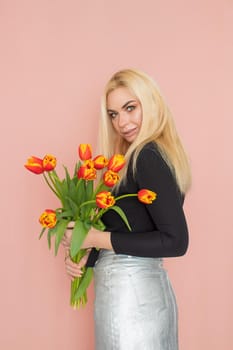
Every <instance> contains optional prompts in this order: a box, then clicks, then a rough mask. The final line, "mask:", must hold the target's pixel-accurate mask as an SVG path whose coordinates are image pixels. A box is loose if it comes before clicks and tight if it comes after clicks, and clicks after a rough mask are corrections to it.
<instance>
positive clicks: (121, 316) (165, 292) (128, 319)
mask: <svg viewBox="0 0 233 350" xmlns="http://www.w3.org/2000/svg"><path fill="white" fill-rule="evenodd" d="M94 276H95V279H94V280H95V336H96V348H95V349H96V350H178V340H177V306H176V300H175V296H174V293H173V290H172V287H171V283H170V281H169V278H168V275H167V272H166V270H165V269H164V268H163V260H162V259H160V258H156V259H155V258H141V257H133V256H128V255H117V254H115V253H114V252H113V251H109V250H101V252H100V255H99V258H98V261H97V262H96V264H95V267H94Z"/></svg>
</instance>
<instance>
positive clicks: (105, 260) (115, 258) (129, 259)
mask: <svg viewBox="0 0 233 350" xmlns="http://www.w3.org/2000/svg"><path fill="white" fill-rule="evenodd" d="M97 266H99V267H103V268H104V267H110V266H112V267H114V266H115V267H117V266H119V267H122V266H124V267H138V266H140V267H145V268H146V269H150V268H151V269H161V268H163V258H147V257H139V256H132V255H125V254H116V253H115V252H114V251H112V250H107V249H101V250H100V253H99V257H98V260H97V262H96V264H95V267H97Z"/></svg>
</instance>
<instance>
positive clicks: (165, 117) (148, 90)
mask: <svg viewBox="0 0 233 350" xmlns="http://www.w3.org/2000/svg"><path fill="white" fill-rule="evenodd" d="M119 87H125V88H127V89H128V90H129V91H130V92H131V93H132V94H133V95H134V96H135V97H136V98H137V99H138V100H139V101H140V103H141V107H142V114H143V118H142V125H141V128H140V131H139V133H138V135H137V137H136V139H135V140H134V141H133V142H132V143H131V144H127V143H126V142H125V141H124V140H122V141H121V145H120V149H118V150H117V151H118V153H119V152H121V153H123V154H124V155H125V158H126V160H127V164H128V161H129V159H130V157H131V156H132V154H133V152H134V154H133V171H134V173H135V171H136V161H137V157H138V154H139V153H140V151H141V149H142V147H143V146H144V145H145V144H146V143H148V142H151V141H153V142H155V143H156V144H157V146H158V149H159V151H160V153H161V156H162V157H163V159H164V160H165V161H166V163H167V164H168V166H169V167H170V169H171V171H172V173H173V174H174V176H175V178H176V182H177V185H178V187H179V189H180V191H181V192H182V193H186V192H187V190H188V189H189V187H190V184H191V172H190V166H189V162H188V158H187V155H186V153H185V151H184V148H183V146H182V143H181V141H180V138H179V136H178V133H177V131H176V127H175V123H174V121H173V118H172V114H171V112H170V110H169V108H168V106H167V105H166V103H165V101H164V99H163V97H162V96H161V93H160V91H159V88H158V86H157V85H156V83H155V82H154V81H153V80H152V79H151V78H150V77H149V76H148V75H147V74H145V73H144V72H141V71H139V70H136V69H125V70H121V71H119V72H116V73H115V74H114V75H113V76H112V78H111V79H110V80H109V82H108V83H107V85H106V87H105V90H104V94H103V96H102V101H101V123H100V134H99V148H100V151H101V153H103V154H104V155H106V156H107V157H110V156H111V155H113V154H114V153H115V152H116V149H115V140H116V138H117V134H116V132H115V130H114V128H113V125H112V122H111V118H110V117H109V115H108V114H107V97H108V94H109V93H110V92H111V91H113V90H115V89H117V88H119ZM126 172H127V165H126V167H125V168H124V170H123V174H122V179H124V177H125V174H126Z"/></svg>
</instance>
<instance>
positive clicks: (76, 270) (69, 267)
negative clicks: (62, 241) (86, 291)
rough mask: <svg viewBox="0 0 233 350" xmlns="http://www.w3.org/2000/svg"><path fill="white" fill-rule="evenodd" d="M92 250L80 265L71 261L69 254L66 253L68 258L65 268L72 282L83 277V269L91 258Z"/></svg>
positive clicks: (88, 251)
mask: <svg viewBox="0 0 233 350" xmlns="http://www.w3.org/2000/svg"><path fill="white" fill-rule="evenodd" d="M90 251H91V249H87V253H86V255H84V256H83V257H82V259H81V260H80V261H79V263H75V262H73V261H72V260H71V258H70V255H69V252H68V251H66V254H67V255H66V257H65V268H66V272H67V275H68V277H69V278H70V280H71V281H73V280H74V279H75V277H81V276H82V274H83V271H82V268H83V266H85V265H86V263H87V259H88V257H89V254H90Z"/></svg>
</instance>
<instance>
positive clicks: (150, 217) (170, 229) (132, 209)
mask: <svg viewBox="0 0 233 350" xmlns="http://www.w3.org/2000/svg"><path fill="white" fill-rule="evenodd" d="M128 169H129V170H128V173H127V179H126V182H125V183H123V184H121V186H120V188H119V191H118V193H117V196H119V195H122V194H126V193H137V192H138V191H139V190H140V189H143V188H145V189H149V190H151V191H154V192H156V194H157V198H156V200H155V201H153V202H152V204H143V203H141V202H140V201H139V200H138V199H137V197H128V198H124V199H121V200H119V201H117V203H116V204H117V205H119V206H120V207H121V209H122V210H123V211H124V213H125V214H126V216H127V219H128V221H129V224H130V226H131V229H132V231H129V230H128V228H127V227H126V225H125V223H124V222H123V221H122V219H121V218H120V216H119V215H118V214H117V213H116V212H115V211H113V210H109V211H107V212H106V213H105V214H104V215H103V217H102V220H103V222H104V224H105V225H106V231H108V232H110V234H111V243H112V246H113V250H114V251H115V253H116V254H126V255H134V256H140V257H175V256H181V255H184V254H185V252H186V250H187V247H188V228H187V224H186V220H185V215H184V212H183V201H184V197H183V196H182V195H181V193H180V191H179V189H178V187H177V184H176V181H175V179H174V176H173V174H172V172H171V170H170V168H169V167H168V165H167V164H166V162H165V161H164V160H163V158H162V157H161V154H160V152H159V151H158V149H157V146H156V144H155V143H153V142H150V143H148V144H146V145H145V146H144V147H143V149H142V150H141V152H140V153H139V156H138V159H137V163H136V174H135V176H133V173H132V167H131V166H130V164H129V168H128ZM97 257H98V251H97V250H95V249H93V250H92V252H91V254H90V256H89V259H88V262H87V266H93V265H94V263H95V261H96V259H97Z"/></svg>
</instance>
